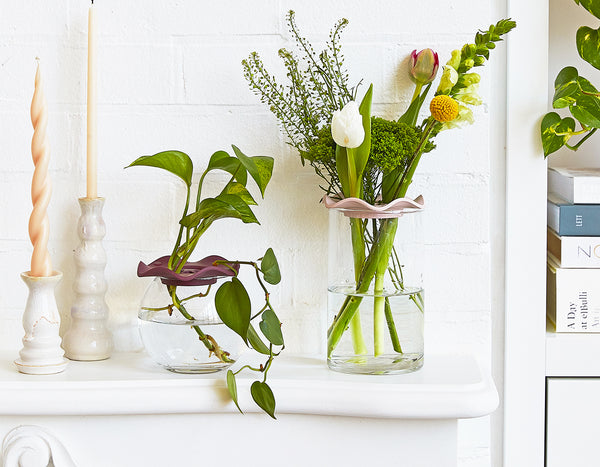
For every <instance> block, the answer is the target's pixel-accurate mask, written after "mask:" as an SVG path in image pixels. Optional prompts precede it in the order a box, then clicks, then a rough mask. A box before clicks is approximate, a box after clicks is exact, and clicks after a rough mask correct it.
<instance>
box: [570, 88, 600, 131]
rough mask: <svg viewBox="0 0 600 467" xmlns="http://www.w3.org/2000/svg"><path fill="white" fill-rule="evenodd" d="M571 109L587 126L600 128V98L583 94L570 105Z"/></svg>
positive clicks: (574, 115)
mask: <svg viewBox="0 0 600 467" xmlns="http://www.w3.org/2000/svg"><path fill="white" fill-rule="evenodd" d="M569 110H570V111H571V113H572V114H573V117H575V118H576V119H577V120H579V122H581V123H582V124H583V125H585V126H587V127H592V128H600V99H599V98H598V97H596V96H589V95H582V96H581V97H578V98H577V101H576V102H575V103H574V104H572V105H570V106H569Z"/></svg>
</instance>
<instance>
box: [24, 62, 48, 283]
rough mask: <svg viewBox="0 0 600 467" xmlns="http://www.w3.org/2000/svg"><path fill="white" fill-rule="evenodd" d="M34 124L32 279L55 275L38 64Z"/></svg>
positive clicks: (44, 114)
mask: <svg viewBox="0 0 600 467" xmlns="http://www.w3.org/2000/svg"><path fill="white" fill-rule="evenodd" d="M31 123H32V124H33V138H32V140H31V155H32V157H33V163H34V165H35V170H34V172H33V179H32V182H31V201H32V202H33V211H32V212H31V217H30V218H29V238H30V239H31V243H32V245H33V254H32V256H31V271H30V275H31V276H35V277H48V276H50V275H52V264H51V262H50V254H49V253H48V236H49V232H50V224H49V222H48V214H47V211H48V204H49V203H50V195H51V193H52V187H51V183H50V178H49V177H48V163H49V162H50V147H49V145H48V139H47V136H46V128H47V126H48V110H47V108H46V98H45V96H44V90H43V88H42V78H41V75H40V64H39V63H38V67H37V71H36V73H35V91H34V93H33V100H32V101H31Z"/></svg>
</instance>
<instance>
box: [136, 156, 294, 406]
mask: <svg viewBox="0 0 600 467" xmlns="http://www.w3.org/2000/svg"><path fill="white" fill-rule="evenodd" d="M232 148H233V156H231V155H230V154H228V153H227V152H225V151H217V152H215V153H214V154H213V155H212V156H211V158H210V160H209V163H208V166H207V168H206V170H205V171H204V172H203V173H202V175H201V177H200V180H199V183H198V188H197V194H196V199H195V201H194V202H193V204H192V201H193V200H192V175H193V173H194V166H193V163H192V160H191V159H190V157H189V156H188V155H187V154H185V153H183V152H181V151H163V152H159V153H157V154H154V155H152V156H142V157H139V158H138V159H136V160H135V161H134V162H132V163H131V164H130V165H129V166H128V167H133V166H147V167H156V168H159V169H162V170H165V171H167V172H170V173H171V174H173V175H175V176H177V177H178V178H179V179H181V180H182V181H183V182H184V183H185V186H186V194H187V195H186V202H185V207H184V210H183V213H182V215H181V220H180V221H179V233H178V235H177V240H176V242H175V245H174V247H173V250H172V253H171V255H170V256H169V257H168V262H167V264H166V266H167V267H168V269H169V270H170V271H173V272H174V273H175V274H179V273H181V272H182V271H183V270H184V268H185V266H186V264H189V262H190V258H191V256H192V254H193V252H194V249H195V248H196V246H197V245H198V243H199V241H200V239H201V238H202V235H203V234H204V233H205V232H206V231H207V230H208V228H209V227H210V226H211V225H212V224H213V223H214V222H215V221H217V220H219V219H227V218H233V219H239V220H241V221H242V222H243V223H245V224H248V223H256V224H259V222H258V220H257V218H256V216H255V215H254V213H253V212H252V209H251V207H250V206H253V205H256V204H257V203H256V201H255V200H254V198H253V197H252V195H251V194H250V192H249V191H248V189H247V188H246V185H247V181H248V176H249V177H250V178H252V179H253V180H254V182H255V184H256V186H257V188H258V190H259V191H260V194H261V197H264V193H265V190H266V188H267V185H268V183H269V180H270V179H271V174H272V171H273V158H271V157H265V156H254V157H249V156H246V155H245V154H244V153H242V152H241V151H240V150H239V149H238V148H237V147H236V146H232ZM216 170H219V171H224V172H226V173H228V174H229V176H230V177H229V180H228V181H227V183H226V184H225V186H224V187H223V189H222V190H221V192H220V193H219V194H218V195H217V196H215V197H205V198H202V188H203V184H204V181H205V178H206V176H207V175H208V174H209V173H210V172H212V171H216ZM191 206H193V209H191ZM213 266H221V267H224V268H225V269H226V270H228V271H231V273H230V274H229V277H230V278H228V280H225V281H224V282H222V283H221V285H220V286H219V288H218V290H217V292H216V294H215V298H214V301H215V308H216V310H217V314H218V315H219V318H220V319H221V321H223V324H224V325H225V326H227V327H228V328H229V329H231V330H232V331H234V332H235V333H237V334H238V335H239V336H240V338H241V339H242V340H243V341H244V343H245V344H246V345H247V346H249V347H250V348H252V349H253V350H255V351H256V352H257V353H258V354H260V355H263V356H264V357H265V358H266V360H265V361H264V363H262V364H260V365H258V366H256V365H244V366H242V367H241V368H239V369H238V370H236V371H235V372H234V371H232V370H228V372H227V388H228V390H229V394H230V395H231V398H232V400H233V402H234V403H235V405H236V406H237V408H238V409H239V410H240V412H241V408H240V406H239V403H238V391H237V383H236V375H238V374H239V373H240V372H241V371H243V370H250V371H254V372H257V373H259V374H261V375H262V378H260V379H259V380H257V381H254V382H253V383H252V385H251V387H250V393H251V395H252V398H253V400H254V401H255V402H256V404H257V405H258V406H259V407H260V408H261V409H263V410H264V411H265V412H266V413H267V414H269V415H270V416H271V417H273V418H275V397H274V395H273V392H272V390H271V388H270V387H269V385H268V384H267V376H268V372H269V369H270V368H271V365H272V363H273V360H274V358H275V357H276V356H278V355H279V354H280V352H281V351H282V350H283V348H284V339H283V334H282V332H281V323H280V321H279V318H278V317H277V315H276V313H275V311H274V310H273V307H272V305H271V302H270V299H269V298H270V293H269V290H268V289H267V284H270V285H276V284H278V283H279V281H280V280H281V274H280V271H279V265H278V262H277V258H276V257H275V253H274V252H273V250H272V249H271V248H269V249H267V251H266V252H265V254H264V255H263V256H262V257H261V258H259V259H258V260H257V261H246V260H236V261H229V260H217V261H214V263H213ZM241 267H245V268H250V269H252V270H253V271H254V273H255V274H254V275H255V277H256V281H257V282H258V284H259V286H260V288H261V290H262V292H263V293H264V304H263V305H262V306H261V307H260V308H259V309H258V310H257V311H254V312H253V310H252V308H253V306H252V301H251V300H250V296H249V295H248V292H247V290H246V287H245V286H244V284H243V283H242V281H241V279H240V277H239V271H240V268H241ZM165 287H167V291H168V293H169V296H170V297H171V301H172V303H171V304H169V305H168V306H169V310H168V311H169V313H171V312H173V311H175V310H177V312H179V313H180V314H181V315H182V316H183V317H184V318H186V319H187V320H190V321H193V320H194V319H195V318H194V316H193V315H191V314H190V313H189V312H188V310H187V309H186V302H187V301H188V300H191V299H202V298H205V297H206V296H207V295H208V292H209V290H210V285H208V287H207V290H206V291H205V292H204V293H197V294H195V295H193V296H189V297H181V296H180V289H182V288H183V287H180V286H179V285H172V284H171V285H165ZM256 323H258V326H255V324H256ZM192 328H193V330H194V331H195V332H196V334H198V338H199V339H200V341H201V342H202V343H203V344H204V346H205V347H206V349H207V351H208V352H209V353H210V354H212V355H215V356H216V357H217V358H218V359H219V360H220V361H222V362H225V363H233V362H234V361H233V360H232V358H231V357H230V353H229V352H228V351H227V349H223V348H221V346H220V345H219V343H218V342H217V341H216V340H215V339H214V338H213V337H212V336H210V335H208V334H206V333H205V332H204V331H203V330H202V329H201V328H200V326H198V325H196V324H194V325H192Z"/></svg>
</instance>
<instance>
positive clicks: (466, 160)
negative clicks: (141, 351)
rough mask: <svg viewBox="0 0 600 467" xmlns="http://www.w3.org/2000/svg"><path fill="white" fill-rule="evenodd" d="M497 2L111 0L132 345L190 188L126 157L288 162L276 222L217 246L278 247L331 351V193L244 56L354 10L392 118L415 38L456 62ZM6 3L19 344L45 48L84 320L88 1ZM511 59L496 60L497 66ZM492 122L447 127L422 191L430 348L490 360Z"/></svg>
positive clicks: (12, 291) (115, 141) (112, 211)
mask: <svg viewBox="0 0 600 467" xmlns="http://www.w3.org/2000/svg"><path fill="white" fill-rule="evenodd" d="M499 2H500V0H484V1H477V2H473V1H471V0H456V1H454V2H452V4H451V5H449V4H448V2H443V1H441V0H430V1H427V2H411V3H410V4H408V3H406V2H398V1H397V0H386V1H377V2H365V1H364V0H360V1H359V0H351V1H348V0H345V1H341V0H335V1H328V2H319V3H317V2H310V1H308V0H296V1H294V2H292V1H289V0H260V1H258V2H249V1H247V0H246V1H242V0H233V1H221V2H198V1H191V0H167V1H160V2H148V1H141V0H129V1H118V0H102V1H101V2H100V1H99V2H98V4H97V14H98V27H99V37H98V43H99V57H98V66H99V75H100V79H99V88H98V96H99V97H98V99H99V116H98V131H99V140H100V141H99V170H100V175H99V194H100V195H101V196H104V197H106V199H107V201H106V207H105V220H106V224H107V229H108V231H107V236H106V241H105V247H106V249H107V253H108V267H107V278H108V283H109V292H108V295H107V301H108V302H109V306H110V309H111V320H112V324H113V327H114V330H115V334H116V337H117V342H118V344H119V348H135V347H136V346H138V345H139V342H138V341H137V339H136V337H135V332H133V331H132V329H131V324H132V323H134V322H135V317H136V304H137V301H138V300H139V298H140V297H141V295H142V293H143V290H144V287H145V285H146V284H147V281H144V280H142V279H138V278H137V277H136V275H135V270H136V264H137V262H138V261H139V260H140V259H141V260H151V259H153V258H155V257H157V256H159V255H161V254H165V253H167V252H169V251H170V245H171V242H172V241H173V238H174V236H175V235H176V230H175V229H176V221H177V218H178V216H179V212H180V210H181V203H182V200H183V195H184V193H183V190H182V189H181V187H180V186H179V185H178V184H177V181H176V180H175V179H172V178H169V177H167V176H165V175H163V174H161V173H159V172H158V171H155V170H152V169H138V168H136V169H128V170H127V171H124V170H123V167H124V166H125V165H127V164H128V163H129V162H131V161H132V160H133V159H135V158H136V157H138V156H139V155H143V154H151V153H154V152H158V151H160V150H164V149H180V150H183V151H185V152H187V153H188V154H190V156H192V158H193V159H194V162H195V164H196V167H197V169H198V170H201V169H203V167H204V166H205V164H206V162H207V160H208V158H209V157H210V155H211V154H212V153H213V152H214V151H215V150H218V149H228V148H229V147H230V144H231V143H234V144H236V145H238V146H239V147H240V148H242V149H243V150H244V151H245V152H246V153H249V154H255V155H259V154H264V155H272V156H273V157H275V159H276V163H275V171H274V176H273V180H272V184H271V186H270V187H269V189H268V192H267V197H266V200H265V201H264V202H263V203H262V204H261V206H260V207H259V208H258V209H257V211H258V214H259V218H260V220H261V222H262V227H260V228H259V227H255V226H245V225H242V224H241V223H223V224H221V225H220V226H217V225H215V227H217V228H215V230H214V231H213V232H211V233H210V234H208V235H207V237H206V243H205V244H206V245H209V246H207V247H206V252H208V251H209V250H210V251H220V252H222V253H224V254H226V255H227V256H230V257H234V256H238V257H242V256H243V257H258V256H260V255H261V254H262V253H263V252H264V250H265V248H266V247H267V246H269V245H270V246H273V248H274V249H275V250H276V253H277V255H278V258H279V260H280V263H281V267H282V270H283V280H282V282H281V285H280V286H278V287H277V288H276V290H274V295H273V301H274V303H275V304H276V306H277V309H278V311H279V314H280V317H281V318H282V320H283V321H284V326H285V333H286V337H287V343H288V351H289V352H302V353H308V352H314V351H315V350H318V351H322V350H323V336H324V332H325V329H324V327H325V324H324V310H325V300H326V295H325V283H326V276H327V274H326V267H327V265H326V264H325V262H324V260H323V258H326V256H327V255H326V248H327V245H326V236H327V216H326V213H325V212H324V209H323V208H322V206H320V205H319V203H318V200H319V198H320V197H321V192H320V191H319V189H318V186H317V183H318V179H317V177H316V176H315V175H314V174H312V173H311V169H309V168H302V167H301V166H300V164H299V160H298V158H297V156H296V155H295V154H294V153H293V152H292V151H291V150H290V149H289V147H288V146H287V145H286V144H285V140H284V139H283V138H282V136H281V135H280V133H279V131H278V129H277V126H276V121H275V119H274V117H273V116H272V115H270V114H269V113H268V112H267V111H266V109H265V108H264V107H263V106H262V105H261V104H260V103H259V102H258V100H257V98H256V97H255V96H254V95H253V94H252V93H251V92H250V91H249V90H248V88H247V85H246V83H245V81H244V79H243V77H242V70H241V65H240V61H241V60H242V59H243V58H245V57H247V55H248V54H249V53H250V52H251V51H253V50H256V51H258V52H260V53H261V55H262V57H263V59H264V60H265V62H266V63H267V64H270V65H271V66H270V68H272V69H273V70H274V71H275V70H276V71H277V73H281V68H280V67H279V65H278V63H277V59H276V51H277V49H278V48H280V47H282V46H289V45H290V41H289V37H288V34H287V30H286V25H285V21H284V17H285V13H286V12H287V10H288V9H290V8H293V9H295V10H296V12H297V21H298V24H299V26H300V27H301V29H302V30H303V31H304V33H305V34H306V35H308V36H309V37H310V38H311V40H312V41H313V42H315V43H317V45H318V44H319V43H320V41H322V40H323V39H325V38H326V35H327V33H328V32H329V29H330V27H331V26H332V25H333V23H334V22H335V21H336V20H337V19H338V18H340V17H342V16H344V17H347V18H348V19H350V26H349V27H348V28H347V30H346V33H345V41H344V43H345V50H346V56H347V65H348V67H349V69H350V71H351V76H353V77H355V78H360V77H364V78H365V83H368V82H370V81H372V82H373V83H374V85H375V97H374V109H375V112H376V113H379V114H380V115H383V116H388V117H391V116H393V115H397V114H398V112H400V111H401V110H403V109H404V106H405V105H406V102H407V100H408V99H410V96H411V94H412V88H409V87H408V85H409V80H408V78H407V75H406V64H407V56H408V54H409V53H410V51H411V50H412V49H414V48H417V49H422V48H425V47H432V48H434V49H436V50H437V51H438V52H439V53H440V56H441V57H442V60H444V61H445V60H446V59H447V58H448V55H449V51H450V50H452V49H453V48H456V47H458V46H460V45H462V44H463V43H464V42H466V41H470V40H471V38H472V36H473V33H474V32H475V30H476V29H477V28H481V27H485V26H487V25H489V24H490V23H491V22H493V21H495V20H496V19H497V18H491V17H490V11H495V9H497V8H494V7H497V5H496V4H497V3H499ZM317 5H318V8H317ZM0 11H1V13H0V153H1V154H2V166H1V169H0V221H1V222H0V264H1V266H0V284H2V286H1V287H0V320H2V324H1V325H0V339H2V341H1V342H2V345H3V346H9V347H11V348H15V349H16V348H18V347H19V340H20V338H21V334H22V331H21V328H20V322H19V320H20V313H21V312H22V308H23V306H24V303H25V299H26V288H25V286H24V285H23V284H22V283H21V281H20V278H19V273H20V272H21V271H25V270H27V269H28V262H29V258H30V251H31V247H30V244H29V241H28V237H27V221H28V216H29V213H30V209H31V208H30V199H29V187H30V181H31V174H32V167H33V164H32V163H31V155H30V151H29V148H30V141H31V134H32V130H31V124H30V121H29V106H30V100H31V96H32V92H33V78H34V72H35V61H34V58H35V57H36V56H39V57H40V58H41V63H42V73H43V75H44V81H45V87H46V95H47V100H48V105H49V111H50V117H49V118H50V121H49V137H50V143H51V147H52V154H51V157H52V162H51V176H52V178H53V183H54V194H53V198H52V203H51V207H50V221H51V229H52V233H51V241H50V249H51V254H52V258H53V262H54V265H55V267H57V268H59V269H61V270H62V271H63V272H64V275H65V278H64V280H63V282H62V283H61V285H60V286H59V288H58V292H57V296H58V301H59V305H60V307H61V309H62V313H63V314H64V316H65V323H64V325H63V327H64V326H66V325H67V324H68V310H69V307H70V303H71V300H72V293H71V280H72V278H73V274H74V266H73V261H72V251H73V249H74V248H75V246H76V245H77V237H76V233H75V224H76V221H77V218H78V215H79V207H78V204H77V198H78V197H79V196H82V195H84V193H85V181H84V180H85V87H86V86H85V73H86V72H85V63H86V30H87V4H86V2H81V1H75V0H60V1H59V0H54V1H52V2H48V1H44V0H29V1H27V2H11V1H9V0H0ZM492 55H495V54H492ZM493 58H494V57H493ZM502 69H503V68H502V65H501V64H500V63H498V64H496V66H495V70H496V72H497V73H498V70H502ZM480 70H482V78H483V80H482V81H483V83H482V88H481V91H482V94H483V96H484V99H485V100H486V101H489V100H490V95H491V91H490V90H491V89H494V87H493V86H494V81H493V79H497V78H496V77H494V76H492V74H491V72H490V69H489V68H486V69H480ZM476 118H477V122H476V124H475V125H473V126H472V127H469V128H467V129H465V130H462V131H452V132H448V133H446V134H442V135H440V136H439V138H438V141H437V142H438V149H437V150H436V151H435V152H433V153H431V154H428V155H426V156H425V157H424V159H423V162H422V164H421V166H420V168H419V171H418V173H417V175H416V177H415V182H414V186H413V188H412V193H413V194H414V195H416V194H418V193H423V194H424V195H425V198H426V200H427V203H428V210H427V213H426V218H425V223H424V224H425V228H426V242H427V255H426V257H425V258H424V261H426V262H427V264H428V265H429V266H435V267H430V272H429V273H428V275H427V278H426V289H427V291H426V293H427V315H426V316H427V318H426V347H427V352H449V353H474V354H476V355H478V356H480V357H481V358H482V359H483V361H484V362H486V364H487V365H488V366H491V362H492V357H491V348H492V342H491V336H492V331H491V323H492V321H493V319H492V316H491V298H490V297H491V293H490V280H489V278H490V274H491V268H492V267H493V265H491V264H490V258H491V255H490V246H489V234H490V231H489V225H490V216H491V214H490V202H489V198H490V177H496V176H500V174H491V173H490V170H489V167H490V160H489V159H490V150H489V147H488V141H489V132H490V128H491V125H492V124H501V122H495V121H494V120H493V118H492V116H491V115H490V114H488V107H487V105H484V106H482V107H481V108H479V109H478V110H477V111H476ZM307 219H309V220H310V228H307V225H306V224H307ZM228 242H231V245H230V244H228ZM203 252H204V251H200V252H199V254H201V253H203ZM489 430H490V423H489V420H488V419H487V418H486V419H483V420H479V421H476V422H469V423H466V422H465V423H464V424H462V425H461V430H460V443H459V446H460V457H461V464H460V465H462V466H469V467H474V466H489V465H491V458H492V456H491V454H490V450H491V448H490V441H489V440H490V436H489ZM493 450H495V451H499V450H500V446H493Z"/></svg>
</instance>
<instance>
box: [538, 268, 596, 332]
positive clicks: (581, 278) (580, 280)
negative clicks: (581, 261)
mask: <svg viewBox="0 0 600 467" xmlns="http://www.w3.org/2000/svg"><path fill="white" fill-rule="evenodd" d="M598 284H600V269H565V268H556V267H553V266H551V265H550V264H548V289H547V290H548V297H547V305H548V309H547V313H548V317H549V318H550V320H551V321H553V322H554V323H555V325H556V332H586V333H600V289H599V287H598Z"/></svg>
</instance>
